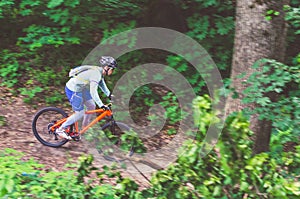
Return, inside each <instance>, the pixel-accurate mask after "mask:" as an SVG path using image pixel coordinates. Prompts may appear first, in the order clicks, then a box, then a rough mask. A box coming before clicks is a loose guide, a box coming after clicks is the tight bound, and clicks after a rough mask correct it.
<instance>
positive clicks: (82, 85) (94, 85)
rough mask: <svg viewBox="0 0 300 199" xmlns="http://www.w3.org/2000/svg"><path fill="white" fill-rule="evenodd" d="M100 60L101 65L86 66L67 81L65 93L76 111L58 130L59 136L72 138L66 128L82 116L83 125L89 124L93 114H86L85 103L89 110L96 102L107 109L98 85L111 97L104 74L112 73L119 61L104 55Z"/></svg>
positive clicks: (92, 108) (94, 106)
mask: <svg viewBox="0 0 300 199" xmlns="http://www.w3.org/2000/svg"><path fill="white" fill-rule="evenodd" d="M99 62H100V66H86V68H87V69H85V70H82V71H81V72H80V73H78V74H76V75H75V76H73V77H71V78H70V80H69V81H68V82H67V83H66V87H65V93H66V96H67V97H68V99H69V101H70V104H71V105H72V109H73V111H75V113H74V114H73V115H72V116H70V117H69V118H68V119H67V121H66V122H65V123H63V124H62V126H61V127H60V128H58V129H57V130H56V133H57V135H58V136H59V137H63V138H66V139H72V137H71V136H69V135H68V134H67V133H66V131H65V130H66V128H67V127H68V126H70V125H72V124H73V123H75V122H76V121H78V120H80V119H81V118H82V117H83V121H82V126H86V125H88V123H89V120H90V117H91V115H88V114H84V112H85V111H84V105H85V106H86V109H87V110H94V109H95V108H96V104H97V105H98V107H100V108H102V109H107V107H106V106H105V105H104V104H103V103H102V101H101V99H100V98H99V95H98V86H99V87H100V88H101V90H102V92H104V94H105V95H106V96H108V97H109V98H111V92H110V91H109V89H108V88H107V86H106V83H105V81H104V78H103V76H109V75H111V74H112V73H113V71H114V69H115V68H117V62H116V60H115V59H114V58H113V57H110V56H102V57H101V58H100V60H99ZM95 103H96V104H95ZM76 137H77V138H79V137H80V135H76Z"/></svg>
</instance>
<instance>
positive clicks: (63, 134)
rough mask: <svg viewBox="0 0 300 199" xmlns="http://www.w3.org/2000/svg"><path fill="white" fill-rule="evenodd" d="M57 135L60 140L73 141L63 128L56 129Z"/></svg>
mask: <svg viewBox="0 0 300 199" xmlns="http://www.w3.org/2000/svg"><path fill="white" fill-rule="evenodd" d="M56 134H57V135H58V136H59V137H60V138H65V139H67V140H71V139H72V138H71V137H70V136H69V135H68V134H67V133H66V132H65V129H63V128H58V129H56Z"/></svg>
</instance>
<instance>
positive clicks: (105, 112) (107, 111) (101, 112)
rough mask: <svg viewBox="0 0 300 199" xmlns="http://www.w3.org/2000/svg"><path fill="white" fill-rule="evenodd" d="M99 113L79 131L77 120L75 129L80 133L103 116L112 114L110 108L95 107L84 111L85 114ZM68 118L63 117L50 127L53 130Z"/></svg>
mask: <svg viewBox="0 0 300 199" xmlns="http://www.w3.org/2000/svg"><path fill="white" fill-rule="evenodd" d="M95 113H99V114H100V115H99V116H98V117H96V118H95V119H94V120H93V121H92V122H91V123H89V124H88V125H87V126H85V127H83V129H81V131H80V132H79V127H78V122H75V131H76V132H79V133H80V134H83V133H85V132H86V131H87V130H88V129H89V128H90V127H92V126H94V125H95V124H96V123H97V122H99V121H101V120H102V119H103V118H105V117H109V116H112V111H111V110H103V109H96V110H91V111H86V112H85V114H95ZM67 119H68V118H63V119H61V120H59V121H57V122H56V123H55V125H53V126H52V127H51V130H52V131H54V130H55V129H56V128H58V127H60V126H61V125H62V124H63V123H64V122H65V121H66V120H67Z"/></svg>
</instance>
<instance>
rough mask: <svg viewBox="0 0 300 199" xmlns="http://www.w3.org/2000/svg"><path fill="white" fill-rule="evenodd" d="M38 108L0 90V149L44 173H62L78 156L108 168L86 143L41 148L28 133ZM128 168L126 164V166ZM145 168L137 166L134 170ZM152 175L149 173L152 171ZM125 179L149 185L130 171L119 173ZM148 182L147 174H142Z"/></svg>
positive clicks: (128, 169)
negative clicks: (35, 163) (21, 157)
mask: <svg viewBox="0 0 300 199" xmlns="http://www.w3.org/2000/svg"><path fill="white" fill-rule="evenodd" d="M42 107H43V106H42V105H37V108H32V106H29V105H26V104H24V103H23V100H22V99H20V98H17V97H14V96H13V95H12V94H11V93H10V92H9V91H8V90H6V89H4V88H0V149H4V148H12V149H15V150H17V151H20V152H23V153H24V154H25V156H24V160H28V159H29V158H32V157H33V158H34V159H35V160H36V161H38V162H39V163H41V164H44V165H45V170H53V171H62V170H63V169H64V165H66V164H67V163H70V162H72V163H77V162H78V158H79V157H80V156H83V155H86V154H89V153H90V154H93V155H94V158H95V161H94V165H95V166H96V167H97V168H102V166H103V165H111V164H112V162H110V161H106V160H105V159H103V157H102V156H100V155H99V154H97V151H96V150H95V149H93V148H90V147H89V143H87V142H86V141H84V140H82V141H80V142H69V143H67V144H65V145H64V146H62V147H60V148H51V147H46V146H43V145H42V144H41V143H39V142H38V140H37V139H36V138H35V137H34V135H33V133H32V130H31V122H32V118H33V116H34V114H35V113H36V112H37V110H38V109H40V108H42ZM128 165H130V164H128ZM141 166H142V167H147V166H144V165H138V167H141ZM152 171H153V169H152ZM122 173H123V175H124V176H126V177H130V178H133V179H134V180H135V181H136V182H137V183H139V184H140V185H141V187H147V186H148V185H149V184H148V182H147V181H146V179H145V178H143V177H142V176H141V175H140V174H139V173H138V172H137V171H134V168H133V167H131V168H130V167H129V168H127V169H126V170H124V169H123V170H122ZM146 175H147V177H149V178H150V173H147V174H146Z"/></svg>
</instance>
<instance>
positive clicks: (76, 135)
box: [70, 133, 81, 141]
mask: <svg viewBox="0 0 300 199" xmlns="http://www.w3.org/2000/svg"><path fill="white" fill-rule="evenodd" d="M70 137H71V138H72V139H73V140H74V141H80V140H81V135H80V133H70Z"/></svg>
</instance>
